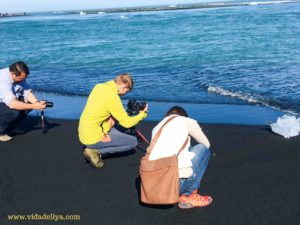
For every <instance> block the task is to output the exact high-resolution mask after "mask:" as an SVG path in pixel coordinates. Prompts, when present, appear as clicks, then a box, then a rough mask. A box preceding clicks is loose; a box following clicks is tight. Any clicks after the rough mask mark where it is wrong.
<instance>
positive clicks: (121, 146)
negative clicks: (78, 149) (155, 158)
mask: <svg viewBox="0 0 300 225" xmlns="http://www.w3.org/2000/svg"><path fill="white" fill-rule="evenodd" d="M108 134H109V136H110V137H111V141H110V142H101V141H100V142H98V143H96V144H92V145H86V147H88V148H93V149H98V150H99V151H100V152H101V154H106V153H116V152H125V151H128V150H131V149H134V148H135V147H136V146H137V145H138V141H137V139H136V137H134V136H132V135H128V134H124V133H122V132H120V131H118V130H117V129H116V128H114V127H113V128H111V129H110V131H109V132H108Z"/></svg>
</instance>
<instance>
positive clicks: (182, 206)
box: [178, 202, 194, 209]
mask: <svg viewBox="0 0 300 225" xmlns="http://www.w3.org/2000/svg"><path fill="white" fill-rule="evenodd" d="M178 208H180V209H192V208H194V206H193V205H192V204H191V203H182V202H179V203H178Z"/></svg>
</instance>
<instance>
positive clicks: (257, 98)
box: [207, 86, 297, 115]
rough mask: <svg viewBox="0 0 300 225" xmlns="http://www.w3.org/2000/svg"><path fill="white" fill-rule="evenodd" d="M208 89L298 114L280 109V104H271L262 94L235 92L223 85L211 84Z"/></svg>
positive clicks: (289, 112) (211, 91) (292, 113)
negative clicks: (222, 86)
mask: <svg viewBox="0 0 300 225" xmlns="http://www.w3.org/2000/svg"><path fill="white" fill-rule="evenodd" d="M207 91H208V92H210V93H214V94H219V95H222V96H227V97H231V98H236V99H240V100H243V101H246V102H249V103H251V104H260V105H263V106H266V107H269V108H272V109H275V110H280V111H282V112H285V113H288V114H290V115H297V113H296V112H294V111H291V110H282V109H280V107H278V106H274V105H272V104H270V101H269V100H268V99H266V98H263V97H260V96H253V95H251V94H247V93H243V92H240V91H238V92H234V91H229V90H226V89H224V88H221V87H215V86H209V87H208V88H207Z"/></svg>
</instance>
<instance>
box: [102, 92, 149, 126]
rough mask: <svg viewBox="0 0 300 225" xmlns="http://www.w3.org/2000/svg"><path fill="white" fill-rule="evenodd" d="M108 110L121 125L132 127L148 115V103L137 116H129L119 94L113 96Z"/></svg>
mask: <svg viewBox="0 0 300 225" xmlns="http://www.w3.org/2000/svg"><path fill="white" fill-rule="evenodd" d="M108 110H109V112H110V113H111V115H112V116H113V117H114V118H115V119H116V120H117V121H119V123H120V125H121V126H123V127H125V128H130V127H132V126H134V125H136V124H138V123H139V122H140V121H141V120H143V119H144V118H146V117H147V110H148V105H147V106H146V108H145V109H144V110H143V111H141V112H140V113H139V114H138V115H136V116H129V115H128V114H127V112H126V110H125V109H124V107H123V104H122V101H121V99H120V97H119V96H113V97H112V99H110V101H109V103H108Z"/></svg>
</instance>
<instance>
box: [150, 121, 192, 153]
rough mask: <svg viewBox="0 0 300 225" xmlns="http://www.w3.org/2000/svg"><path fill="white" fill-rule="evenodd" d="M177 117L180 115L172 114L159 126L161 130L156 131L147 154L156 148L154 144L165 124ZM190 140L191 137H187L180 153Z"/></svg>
mask: <svg viewBox="0 0 300 225" xmlns="http://www.w3.org/2000/svg"><path fill="white" fill-rule="evenodd" d="M176 117H178V116H172V117H171V118H169V119H168V120H167V121H166V122H165V123H164V124H163V125H162V126H161V127H160V128H159V130H158V131H157V132H156V134H155V136H154V138H153V139H152V140H151V143H150V146H149V147H148V149H147V152H146V154H147V155H150V153H151V152H152V149H153V148H154V145H155V144H156V142H157V140H158V138H159V136H160V134H161V132H162V129H163V128H164V126H165V125H167V124H168V123H169V122H170V121H171V120H173V119H175V118H176ZM188 140H189V137H188V136H187V138H186V140H185V142H184V143H183V145H182V146H181V148H180V150H179V152H178V154H179V153H180V152H181V151H182V150H183V149H184V148H185V147H186V145H187V144H188ZM178 154H177V155H178Z"/></svg>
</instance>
